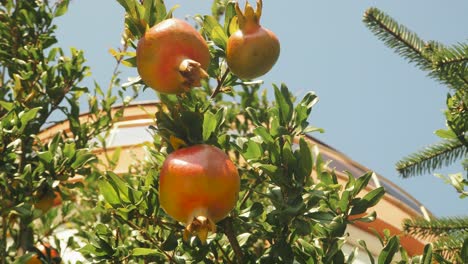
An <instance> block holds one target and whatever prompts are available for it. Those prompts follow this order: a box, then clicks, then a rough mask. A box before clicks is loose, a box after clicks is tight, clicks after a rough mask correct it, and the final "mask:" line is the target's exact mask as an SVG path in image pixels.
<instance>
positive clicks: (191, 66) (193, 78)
mask: <svg viewBox="0 0 468 264" xmlns="http://www.w3.org/2000/svg"><path fill="white" fill-rule="evenodd" d="M179 72H180V74H181V75H182V78H183V79H184V80H183V82H182V86H183V89H184V90H185V91H186V92H187V91H189V90H190V88H192V87H197V86H201V79H205V78H207V77H208V73H206V71H205V70H204V69H203V68H202V67H201V64H200V63H198V62H196V61H194V60H191V59H185V60H183V61H182V62H181V63H180V65H179Z"/></svg>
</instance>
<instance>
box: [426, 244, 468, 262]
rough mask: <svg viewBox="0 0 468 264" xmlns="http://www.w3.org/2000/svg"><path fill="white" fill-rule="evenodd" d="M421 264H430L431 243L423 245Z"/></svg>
mask: <svg viewBox="0 0 468 264" xmlns="http://www.w3.org/2000/svg"><path fill="white" fill-rule="evenodd" d="M465 263H467V262H465ZM421 264H432V245H431V244H427V245H426V246H424V253H423V255H422V261H421Z"/></svg>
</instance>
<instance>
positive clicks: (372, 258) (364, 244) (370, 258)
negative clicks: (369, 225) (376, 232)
mask: <svg viewBox="0 0 468 264" xmlns="http://www.w3.org/2000/svg"><path fill="white" fill-rule="evenodd" d="M358 243H359V245H360V246H361V247H362V248H364V250H365V251H366V252H367V256H369V261H370V263H371V264H374V263H375V260H374V255H372V253H371V252H370V251H369V249H368V248H367V245H366V241H364V240H360V239H359V240H358Z"/></svg>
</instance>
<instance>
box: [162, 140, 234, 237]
mask: <svg viewBox="0 0 468 264" xmlns="http://www.w3.org/2000/svg"><path fill="white" fill-rule="evenodd" d="M239 188H240V177H239V173H238V172H237V168H236V166H235V165H234V163H233V162H232V161H231V160H230V159H229V157H228V156H227V155H226V154H225V153H224V152H223V151H222V150H220V149H218V148H216V147H213V146H210V145H195V146H191V147H187V148H182V149H179V150H176V151H174V152H173V153H171V154H170V155H169V156H168V157H167V159H166V160H165V161H164V164H163V166H162V169H161V174H160V179H159V200H160V203H161V206H162V208H163V209H164V210H165V211H166V213H167V214H169V215H170V216H172V217H173V218H174V219H176V220H177V221H179V222H183V223H185V224H186V228H185V231H184V239H185V240H187V239H188V238H189V237H190V236H192V235H196V236H198V238H199V239H200V240H201V241H202V243H206V238H207V236H208V232H214V231H215V230H216V226H215V223H216V222H218V221H220V220H222V219H223V218H225V217H226V216H227V214H228V213H229V212H230V211H231V210H232V208H234V206H235V205H236V202H237V199H238V195H239Z"/></svg>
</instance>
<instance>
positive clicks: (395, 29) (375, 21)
mask: <svg viewBox="0 0 468 264" xmlns="http://www.w3.org/2000/svg"><path fill="white" fill-rule="evenodd" d="M363 20H364V23H366V25H367V27H368V28H369V29H370V30H371V31H372V32H373V33H374V34H375V35H376V36H377V37H378V38H379V39H380V40H382V41H383V42H384V43H385V44H386V45H387V46H388V47H390V48H392V49H394V50H395V51H396V53H398V54H399V55H401V56H403V57H405V58H407V59H408V60H409V61H410V62H414V63H416V65H417V66H419V67H420V68H421V69H423V70H430V69H431V68H432V61H431V60H430V59H429V58H428V57H427V56H426V54H425V52H424V50H425V46H426V43H424V41H423V40H422V39H420V38H419V37H418V36H417V35H416V34H415V33H413V32H411V31H410V30H408V29H407V28H406V27H405V26H403V25H400V24H398V23H397V22H396V21H395V20H393V19H392V18H391V17H389V16H387V15H386V14H385V13H383V12H382V11H380V10H379V9H377V8H375V7H372V8H369V9H368V10H366V12H365V13H364V19H363Z"/></svg>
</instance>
